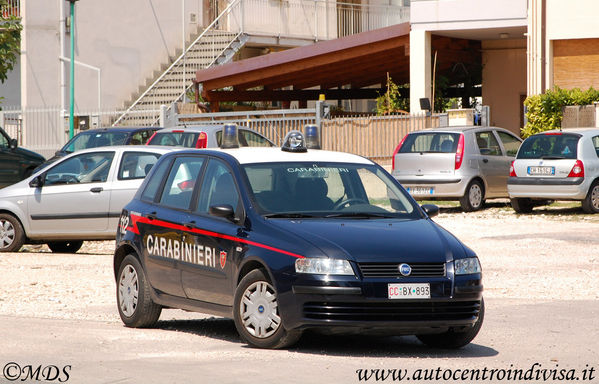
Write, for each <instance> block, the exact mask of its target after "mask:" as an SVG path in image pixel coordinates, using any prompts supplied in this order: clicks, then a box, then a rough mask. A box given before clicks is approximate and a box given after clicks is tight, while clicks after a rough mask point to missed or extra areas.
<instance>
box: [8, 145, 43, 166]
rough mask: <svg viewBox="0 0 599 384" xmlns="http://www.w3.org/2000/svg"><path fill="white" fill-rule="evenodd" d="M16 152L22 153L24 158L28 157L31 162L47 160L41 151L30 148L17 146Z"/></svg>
mask: <svg viewBox="0 0 599 384" xmlns="http://www.w3.org/2000/svg"><path fill="white" fill-rule="evenodd" d="M15 152H17V153H18V154H19V155H21V156H22V157H23V158H24V159H27V160H29V161H31V162H35V163H42V162H44V161H45V160H46V159H45V158H44V157H43V156H42V155H40V154H39V153H36V152H33V151H30V150H29V149H25V148H21V147H17V148H16V149H15Z"/></svg>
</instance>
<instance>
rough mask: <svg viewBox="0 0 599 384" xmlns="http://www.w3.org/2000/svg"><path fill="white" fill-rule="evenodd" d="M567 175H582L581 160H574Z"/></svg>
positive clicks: (582, 166)
mask: <svg viewBox="0 0 599 384" xmlns="http://www.w3.org/2000/svg"><path fill="white" fill-rule="evenodd" d="M568 177H584V165H583V164H582V161H580V160H576V163H574V166H573V167H572V170H571V171H570V173H569V174H568Z"/></svg>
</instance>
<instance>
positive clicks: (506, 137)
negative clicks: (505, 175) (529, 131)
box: [497, 132, 522, 157]
mask: <svg viewBox="0 0 599 384" xmlns="http://www.w3.org/2000/svg"><path fill="white" fill-rule="evenodd" d="M497 134H498V135H499V139H500V140H501V142H502V143H503V148H505V154H506V155H507V156H511V157H515V156H516V153H518V148H520V144H522V142H521V141H520V140H518V139H517V138H515V137H514V136H512V135H510V134H508V133H505V132H497Z"/></svg>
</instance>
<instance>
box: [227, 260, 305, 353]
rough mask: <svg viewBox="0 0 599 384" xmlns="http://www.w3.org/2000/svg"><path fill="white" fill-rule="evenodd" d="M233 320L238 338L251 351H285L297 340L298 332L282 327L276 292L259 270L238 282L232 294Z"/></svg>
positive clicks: (299, 333) (299, 332)
mask: <svg viewBox="0 0 599 384" xmlns="http://www.w3.org/2000/svg"><path fill="white" fill-rule="evenodd" d="M233 317H234V320H235V327H236V328H237V331H238V332H239V335H240V336H241V338H242V339H243V340H245V341H246V342H247V343H248V344H250V345H252V346H254V347H258V348H285V347H288V346H290V345H292V344H294V343H295V342H297V340H299V338H300V337H301V331H297V330H286V329H285V327H284V326H283V323H282V321H281V316H280V312H279V305H278V301H277V291H276V290H275V288H274V286H273V285H272V284H271V282H270V280H269V279H268V278H267V277H266V272H265V271H264V270H262V269H255V270H253V271H251V272H250V273H248V274H247V275H245V276H244V277H243V279H241V282H240V283H239V286H238V287H237V290H236V291H235V301H234V308H233Z"/></svg>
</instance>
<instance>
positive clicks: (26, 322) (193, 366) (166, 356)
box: [0, 202, 599, 384]
mask: <svg viewBox="0 0 599 384" xmlns="http://www.w3.org/2000/svg"><path fill="white" fill-rule="evenodd" d="M444 207H445V208H443V209H442V211H441V214H440V215H439V216H438V217H437V218H436V219H435V220H436V221H437V222H438V223H440V224H441V225H443V226H444V227H445V228H446V229H448V230H449V231H451V232H452V233H454V234H455V235H457V236H458V237H459V238H460V239H461V240H462V241H464V243H466V244H467V245H468V246H470V247H471V248H472V249H474V250H475V251H476V252H477V254H478V255H479V257H480V259H481V262H482V265H483V272H484V283H485V302H486V306H487V313H486V317H485V324H484V325H483V328H482V330H481V333H480V334H479V335H478V336H477V338H476V339H475V340H474V342H473V343H472V344H470V345H469V346H467V347H465V348H463V349H461V350H458V351H444V350H437V349H430V348H427V347H425V346H424V345H422V344H420V343H419V342H418V341H417V340H416V339H415V338H414V337H392V338H388V337H387V338H376V337H365V336H359V335H357V336H347V335H335V336H321V335H315V334H307V335H305V336H304V338H303V339H302V340H301V341H300V342H299V343H298V344H297V345H296V346H294V347H293V348H291V349H289V350H281V351H273V350H256V349H251V348H248V347H247V346H245V345H244V344H242V343H241V342H240V341H239V338H238V336H237V333H236V331H235V327H234V325H233V322H232V321H231V320H228V319H221V318H213V317H209V316H204V315H201V314H196V313H187V312H183V311H179V310H165V311H163V314H162V317H161V321H160V322H159V325H158V328H157V329H128V328H125V327H123V325H122V323H121V321H120V319H119V317H118V313H117V310H116V304H115V293H114V291H115V284H114V278H113V277H112V265H111V252H112V250H113V247H114V244H113V242H98V243H86V244H85V245H84V247H83V248H82V250H81V251H79V253H77V254H75V255H67V254H53V253H50V252H49V251H48V250H47V249H46V248H45V246H44V247H41V248H39V247H28V248H26V249H25V250H24V251H21V252H20V253H13V254H2V255H0V276H2V278H1V279H0V292H2V296H1V297H0V335H1V336H0V338H1V340H2V344H1V345H2V347H3V348H1V349H0V367H1V368H3V372H4V376H5V377H2V376H1V375H0V384H4V383H7V382H9V381H12V380H15V381H20V380H22V379H23V378H24V376H23V374H21V376H20V377H16V376H15V372H17V370H16V369H17V368H16V367H17V365H18V367H20V368H21V369H23V368H24V367H28V366H31V368H32V369H33V370H35V369H36V368H37V367H41V370H40V372H41V373H43V372H46V373H48V374H52V375H53V374H54V372H55V370H54V368H48V367H56V369H57V370H58V371H57V372H59V373H60V375H58V376H57V378H56V379H55V381H58V379H63V382H64V381H65V380H64V379H66V381H68V382H74V383H141V382H144V383H183V382H190V381H192V382H201V383H204V382H215V381H218V382H219V383H240V382H246V383H255V382H258V381H259V382H266V383H271V382H272V383H274V382H277V383H280V382H286V383H289V382H293V383H305V382H315V383H342V382H343V383H353V382H369V381H370V382H377V381H376V380H375V376H374V375H376V374H378V375H381V374H384V373H385V372H391V375H390V376H389V377H386V380H385V381H383V380H379V381H378V382H392V381H393V380H392V379H393V376H392V374H399V373H402V372H404V371H403V370H404V369H405V370H407V371H405V372H406V373H407V374H408V375H414V374H415V375H416V376H409V377H410V380H409V381H422V382H485V381H488V382H523V381H525V380H516V379H514V377H513V375H515V374H516V373H514V372H513V371H515V370H522V371H523V372H524V373H526V372H527V371H528V370H531V375H532V376H531V377H532V379H533V380H526V382H558V381H560V380H559V379H560V378H562V377H561V376H560V374H562V375H563V378H568V377H572V378H573V381H579V382H580V381H582V382H585V381H590V380H588V379H590V378H591V377H595V376H599V374H597V372H596V371H597V370H599V363H597V362H598V361H599V351H598V350H599V330H598V329H597V326H596V318H597V316H598V315H599V301H598V299H599V240H598V238H597V233H599V217H596V216H592V215H585V214H582V212H581V211H580V208H579V206H578V205H576V204H562V205H557V206H553V207H550V208H541V209H540V208H537V209H536V210H535V211H534V213H533V214H531V215H516V214H515V213H514V212H513V210H511V208H509V206H507V205H506V204H505V203H503V202H499V203H492V204H491V207H490V208H488V209H486V210H484V211H481V212H475V213H469V214H464V213H461V212H460V211H459V210H458V209H457V208H453V207H452V205H451V204H450V205H444ZM11 363H15V364H17V365H10V364H11ZM7 367H8V368H7ZM27 369H29V368H26V369H25V371H26V372H27ZM485 369H486V375H487V376H486V379H487V380H483V378H482V377H479V380H470V376H468V375H470V374H472V373H471V372H468V374H467V375H466V376H461V375H463V374H464V371H465V370H469V371H478V372H479V374H482V373H483V371H484V370H485ZM532 369H534V370H532ZM544 369H545V370H546V371H545V372H543V371H542V370H544ZM562 369H563V370H564V371H561V370H562ZM592 369H594V370H595V371H594V372H593V371H591V370H592ZM429 370H430V374H431V375H432V376H430V377H431V378H432V380H425V379H426V378H427V376H425V374H426V372H429ZM492 370H496V371H495V372H494V373H493V376H492V377H489V376H490V375H491V373H490V372H491V371H492ZM418 372H420V373H421V376H418ZM434 372H437V377H435V376H434ZM456 372H457V373H456ZM368 373H373V376H372V377H370V378H369V380H365V378H366V376H364V375H365V374H366V375H368ZM439 375H440V376H439ZM443 375H450V376H451V375H452V376H451V377H450V376H446V377H443ZM510 375H512V376H510ZM543 375H545V376H543ZM464 377H465V378H466V379H464ZM510 377H512V379H510ZM360 378H361V379H362V380H360ZM382 378H383V377H381V376H379V379H382ZM395 378H396V379H398V378H397V377H395ZM418 378H420V379H421V380H418ZM575 378H578V379H579V380H575ZM29 379H30V377H29ZM42 379H43V377H42ZM544 379H547V380H544ZM404 380H405V378H404ZM595 380H596V381H599V380H598V379H595ZM42 381H43V380H42ZM46 381H49V380H46ZM395 381H398V380H395Z"/></svg>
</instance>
